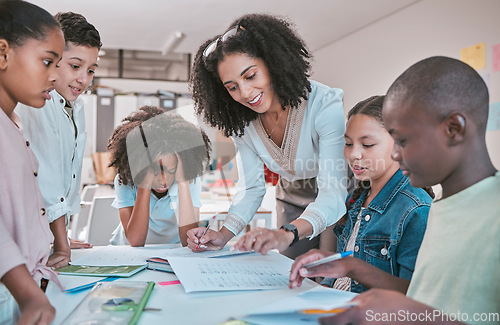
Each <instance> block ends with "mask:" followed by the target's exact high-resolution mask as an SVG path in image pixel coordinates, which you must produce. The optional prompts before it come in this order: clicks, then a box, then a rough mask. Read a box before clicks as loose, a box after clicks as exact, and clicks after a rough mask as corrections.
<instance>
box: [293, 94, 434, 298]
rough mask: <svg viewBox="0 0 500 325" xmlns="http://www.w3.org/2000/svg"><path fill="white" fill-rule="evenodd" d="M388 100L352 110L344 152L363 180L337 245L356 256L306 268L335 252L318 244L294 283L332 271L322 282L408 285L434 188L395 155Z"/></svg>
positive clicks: (356, 288)
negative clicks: (413, 181) (406, 171)
mask: <svg viewBox="0 0 500 325" xmlns="http://www.w3.org/2000/svg"><path fill="white" fill-rule="evenodd" d="M383 102H384V96H373V97H370V98H368V99H366V100H364V101H362V102H360V103H358V104H357V105H356V106H354V108H353V109H351V110H350V111H349V114H348V120H347V130H346V133H345V140H346V144H345V149H344V155H345V158H346V159H347V162H348V163H349V166H350V168H351V169H352V171H353V173H354V176H355V177H356V179H357V180H358V181H359V184H358V187H357V188H356V189H355V190H354V192H353V193H351V195H350V196H349V197H348V200H347V210H348V211H347V214H346V215H345V216H344V217H343V218H342V219H341V220H340V221H339V222H338V223H337V224H336V226H335V227H334V233H335V235H336V236H337V238H338V240H337V251H338V252H345V251H353V256H354V257H352V256H349V257H345V258H342V259H340V260H337V261H333V262H330V263H327V264H324V265H320V266H317V267H311V268H308V269H306V268H302V266H303V265H305V264H307V263H310V262H314V261H316V260H319V259H321V258H323V257H326V256H328V255H331V254H332V253H331V252H327V251H322V250H312V251H310V252H308V253H306V254H304V255H302V256H299V257H298V258H297V259H296V261H295V263H294V264H293V266H292V271H291V274H290V286H291V287H297V286H300V285H301V283H302V280H303V279H304V277H313V276H326V277H329V278H327V279H325V280H324V281H323V283H322V284H324V285H328V286H333V288H335V289H340V290H347V291H353V292H361V291H365V290H367V288H373V287H378V288H388V289H396V290H399V291H403V292H406V289H407V288H408V285H409V283H410V278H411V276H412V274H413V270H414V269H415V261H416V258H417V253H418V249H419V248H420V243H421V242H422V238H423V235H424V232H425V227H426V225H427V215H428V214H429V208H430V204H431V201H432V198H431V195H432V196H433V194H432V190H430V189H427V190H424V189H421V188H414V187H413V186H411V185H410V183H409V180H408V178H407V177H406V176H404V175H403V172H402V171H401V170H400V168H399V167H400V166H399V163H398V162H396V161H394V160H392V158H391V153H392V148H393V146H394V140H393V139H392V137H391V135H390V134H389V132H387V130H386V129H385V128H384V124H383V122H382V104H383ZM426 191H429V192H426Z"/></svg>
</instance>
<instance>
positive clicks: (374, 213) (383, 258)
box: [322, 170, 432, 292]
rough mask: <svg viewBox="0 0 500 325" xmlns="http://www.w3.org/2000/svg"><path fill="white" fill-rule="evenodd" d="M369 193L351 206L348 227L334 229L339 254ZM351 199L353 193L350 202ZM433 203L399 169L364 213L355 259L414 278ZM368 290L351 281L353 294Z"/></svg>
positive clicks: (404, 276) (365, 192) (330, 284)
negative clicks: (416, 262) (418, 254)
mask: <svg viewBox="0 0 500 325" xmlns="http://www.w3.org/2000/svg"><path fill="white" fill-rule="evenodd" d="M367 194H368V189H365V190H364V191H363V193H362V194H361V196H360V197H359V199H358V200H356V202H354V204H353V205H352V206H351V208H350V210H349V211H348V212H347V213H348V217H347V221H346V224H345V226H341V225H336V226H335V227H334V229H333V232H334V233H335V235H336V236H337V252H343V251H345V247H346V245H347V241H348V240H349V237H350V235H351V232H352V229H353V227H354V224H355V223H356V219H357V217H358V214H359V211H360V209H361V207H362V205H363V202H364V201H365V198H366V196H367ZM351 196H352V193H351V195H349V197H348V198H347V200H350V199H351ZM431 202H432V198H431V197H430V196H429V194H427V192H425V191H424V190H423V189H421V188H415V187H413V186H411V185H410V183H409V180H408V178H407V177H405V176H403V173H402V172H401V170H398V171H397V172H396V173H395V174H394V175H393V176H392V178H391V179H390V180H389V181H388V182H387V184H385V186H384V187H383V188H382V190H381V191H380V193H378V194H377V196H376V197H375V198H374V199H373V201H372V202H371V203H370V204H369V205H368V207H367V208H366V209H364V210H363V211H362V212H361V224H360V227H359V232H358V236H357V238H356V242H355V245H354V254H353V256H354V257H357V258H359V259H362V260H363V261H366V262H368V263H370V264H372V265H374V266H376V267H378V268H380V269H382V270H384V271H386V272H388V273H390V274H392V275H394V276H397V277H400V278H404V279H411V276H412V274H413V270H414V268H415V261H416V259H417V253H418V250H419V248H420V244H421V242H422V238H423V236H424V232H425V228H426V225H427V215H428V214H429V208H430V205H431ZM334 280H335V279H325V280H323V283H322V284H325V285H329V286H332V285H333V282H334ZM365 290H367V288H365V287H364V286H363V285H361V284H360V283H358V282H357V281H354V280H352V281H351V291H352V292H362V291H365Z"/></svg>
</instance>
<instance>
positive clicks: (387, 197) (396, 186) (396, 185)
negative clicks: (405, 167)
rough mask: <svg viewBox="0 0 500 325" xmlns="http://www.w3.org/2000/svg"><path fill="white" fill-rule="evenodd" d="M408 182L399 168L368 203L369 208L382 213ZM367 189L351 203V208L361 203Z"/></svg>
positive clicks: (366, 193)
mask: <svg viewBox="0 0 500 325" xmlns="http://www.w3.org/2000/svg"><path fill="white" fill-rule="evenodd" d="M406 184H408V178H407V177H406V176H404V175H403V173H402V172H401V169H398V170H397V172H395V173H394V175H392V177H391V179H390V180H389V181H388V182H387V183H386V184H385V185H384V187H383V188H382V190H381V191H380V192H379V193H378V194H377V196H376V197H375V198H374V199H373V200H372V201H371V202H370V204H369V205H368V208H369V209H372V210H374V211H377V212H378V213H380V214H382V213H384V211H385V209H386V208H387V206H388V205H389V203H391V201H392V199H393V198H394V197H395V196H396V194H397V193H398V192H399V191H400V190H401V188H403V187H404V186H406ZM368 191H369V189H365V190H364V191H363V193H362V194H361V196H360V197H359V199H358V200H357V201H356V202H355V203H354V204H353V205H352V209H356V208H358V207H359V206H361V205H362V204H363V202H364V201H365V199H366V196H367V195H368Z"/></svg>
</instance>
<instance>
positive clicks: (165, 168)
mask: <svg viewBox="0 0 500 325" xmlns="http://www.w3.org/2000/svg"><path fill="white" fill-rule="evenodd" d="M108 150H110V151H111V157H112V158H111V163H110V165H109V166H110V167H115V168H116V169H117V175H116V177H115V181H114V183H115V190H116V199H115V200H114V202H113V204H112V205H113V207H115V208H117V209H119V213H120V220H121V223H120V224H119V225H118V227H117V228H116V229H115V231H114V232H113V237H112V238H111V239H110V243H111V244H113V245H127V244H130V245H131V246H144V245H145V244H168V243H178V242H179V241H180V242H181V243H182V245H183V246H186V244H187V237H186V232H187V231H188V230H189V229H191V228H194V227H196V226H197V224H198V220H199V207H200V206H201V203H200V194H201V181H200V179H199V176H200V175H201V174H202V173H203V171H204V170H205V168H206V165H207V164H208V162H209V159H210V141H209V139H208V137H207V136H206V134H205V133H204V132H203V131H201V130H200V129H198V128H197V127H195V126H194V125H193V124H191V123H189V122H187V121H186V120H184V119H183V118H182V117H181V116H179V115H177V114H174V113H165V111H163V110H162V109H160V108H157V107H154V106H144V107H142V108H141V109H140V110H139V111H137V112H134V113H132V114H131V115H130V116H128V117H126V118H125V119H124V120H123V121H122V124H121V125H119V126H118V127H117V128H116V129H115V130H114V132H113V135H112V136H111V138H110V139H109V143H108Z"/></svg>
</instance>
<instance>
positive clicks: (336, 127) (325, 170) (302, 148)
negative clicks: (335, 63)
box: [224, 81, 347, 238]
mask: <svg viewBox="0 0 500 325" xmlns="http://www.w3.org/2000/svg"><path fill="white" fill-rule="evenodd" d="M311 88H312V90H311V92H310V93H309V98H308V100H307V101H305V102H303V103H302V105H301V107H299V108H296V109H291V110H290V111H289V114H288V119H287V128H286V130H285V136H284V140H283V144H282V146H281V148H280V147H278V146H276V145H275V144H274V143H273V142H272V140H269V139H268V137H267V135H266V133H265V131H264V129H263V127H262V124H261V123H260V122H259V120H258V119H257V120H255V121H253V122H252V123H250V125H249V126H247V127H246V128H245V134H244V135H243V136H241V137H233V138H232V139H233V141H234V144H235V149H236V162H237V165H238V174H239V176H240V177H239V180H238V184H237V192H236V195H235V197H234V199H233V203H232V205H231V207H230V208H229V213H228V216H227V217H226V220H225V222H224V226H225V227H226V228H227V229H229V230H230V231H231V232H233V233H234V234H238V233H239V232H240V231H241V230H242V229H243V228H244V227H245V226H246V225H247V224H248V222H250V220H251V219H252V218H253V216H254V214H255V212H256V211H257V209H258V208H259V206H260V204H261V202H262V198H263V196H264V194H265V193H266V189H265V180H264V164H266V166H267V167H268V168H269V170H271V171H272V172H275V173H277V174H279V175H280V176H281V177H283V178H284V179H286V180H287V181H289V182H292V181H296V180H301V179H308V178H313V177H316V180H317V184H318V190H319V191H318V196H317V197H316V200H315V201H314V202H312V203H310V204H309V205H308V206H307V208H306V209H305V211H304V212H303V213H302V215H301V216H300V217H299V218H300V219H304V220H307V221H308V222H309V223H311V224H312V226H313V234H312V235H311V236H310V238H313V237H315V236H317V235H319V234H320V233H321V232H322V231H324V230H325V229H326V227H328V226H329V225H332V224H334V223H335V222H337V221H338V220H339V219H340V218H341V217H342V216H343V215H344V214H345V211H346V209H345V198H346V196H347V190H346V188H345V184H346V180H347V179H346V178H347V164H346V162H345V159H344V145H345V140H344V133H345V119H344V110H343V108H342V97H343V94H344V92H343V90H342V89H337V88H330V87H328V86H325V85H323V84H320V83H319V82H315V81H311Z"/></svg>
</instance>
